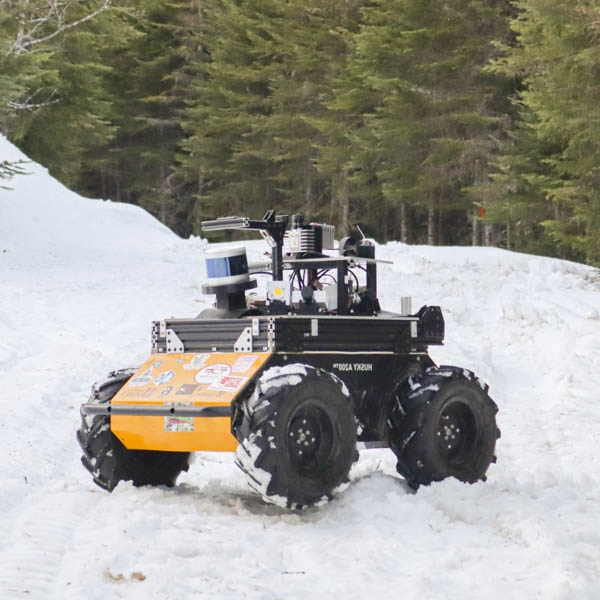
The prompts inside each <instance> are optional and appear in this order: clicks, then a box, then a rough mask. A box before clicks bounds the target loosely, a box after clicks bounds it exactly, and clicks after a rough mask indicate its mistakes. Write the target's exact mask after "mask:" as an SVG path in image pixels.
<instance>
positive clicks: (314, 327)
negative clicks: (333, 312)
mask: <svg viewBox="0 0 600 600" xmlns="http://www.w3.org/2000/svg"><path fill="white" fill-rule="evenodd" d="M310 335H311V336H312V337H315V336H317V335H319V319H311V320H310Z"/></svg>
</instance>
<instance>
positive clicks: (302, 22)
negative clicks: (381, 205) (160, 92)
mask: <svg viewBox="0 0 600 600" xmlns="http://www.w3.org/2000/svg"><path fill="white" fill-rule="evenodd" d="M347 10H348V9H340V8H338V7H337V5H335V4H332V3H331V2H327V1H324V0H310V1H309V2H299V1H298V0H288V1H286V2H281V1H274V0H273V1H271V2H267V1H264V0H260V1H258V0H254V1H248V2H235V1H233V0H223V1H213V2H206V3H205V5H204V11H205V12H204V21H203V32H202V33H203V35H202V37H201V40H202V52H200V53H199V60H198V62H197V66H196V68H197V72H198V74H199V76H198V83H197V85H196V86H195V90H194V95H193V97H192V99H191V101H190V105H189V109H188V112H187V115H188V119H187V120H186V123H185V127H186V131H187V132H188V133H189V138H188V139H187V140H186V141H185V142H184V143H183V147H184V149H185V150H186V155H184V156H183V157H182V158H181V163H182V171H183V172H184V173H185V175H186V177H187V178H188V180H190V181H193V182H197V186H198V191H199V194H198V197H199V200H198V207H199V214H201V215H212V216H214V215H217V214H225V213H231V212H239V211H240V210H242V208H244V207H247V206H252V207H253V211H254V212H259V211H260V210H261V209H262V210H264V209H267V208H270V207H277V208H280V209H282V210H286V211H289V212H295V211H302V212H310V213H311V214H313V215H315V216H317V215H319V214H321V215H323V214H324V213H325V215H326V213H327V212H328V211H327V209H325V210H323V209H324V207H328V206H329V200H330V198H331V193H332V192H331V188H332V186H331V181H332V178H331V177H330V176H329V175H328V174H323V173H322V172H320V171H319V169H317V168H316V167H315V163H316V162H317V159H318V157H319V151H320V149H321V148H322V147H323V146H324V145H326V144H327V139H328V137H327V135H326V134H325V133H324V132H323V130H322V128H321V127H319V123H320V121H321V119H323V118H324V116H325V115H326V114H327V113H328V112H329V109H328V108H327V106H326V103H327V102H328V101H330V100H331V99H332V97H333V95H332V94H333V92H332V89H331V85H332V81H333V78H334V77H335V76H336V75H337V74H338V73H339V71H340V66H339V65H340V64H343V61H344V60H345V56H346V46H345V43H344V40H343V37H342V36H341V34H340V33H339V32H338V31H337V30H336V27H337V26H338V25H340V24H341V19H342V18H343V16H344V12H345V11H347ZM207 58H208V60H207ZM335 216H336V217H337V216H338V215H337V214H336V215H335Z"/></svg>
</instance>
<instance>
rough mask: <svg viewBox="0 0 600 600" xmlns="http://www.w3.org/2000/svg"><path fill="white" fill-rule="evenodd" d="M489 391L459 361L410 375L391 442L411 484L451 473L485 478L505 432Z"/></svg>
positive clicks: (415, 485)
mask: <svg viewBox="0 0 600 600" xmlns="http://www.w3.org/2000/svg"><path fill="white" fill-rule="evenodd" d="M487 391H488V387H487V385H485V384H483V383H482V382H481V381H480V380H479V379H478V378H477V377H476V376H475V375H474V374H473V373H472V372H471V371H467V370H464V369H460V368H458V367H431V368H429V369H427V370H426V371H425V373H424V374H423V375H421V376H420V377H416V378H410V379H409V380H408V383H407V384H406V389H404V390H403V393H401V394H399V395H398V397H397V399H396V400H397V401H396V404H395V406H394V409H393V411H392V414H391V417H390V425H391V435H390V438H391V439H390V442H391V447H392V450H393V451H394V453H395V454H396V458H397V459H398V462H397V466H396V468H397V470H398V472H399V473H400V474H401V475H402V476H403V477H404V478H405V479H406V480H407V481H408V483H409V484H410V485H411V487H413V488H415V489H417V488H418V487H419V486H420V485H429V484H430V483H432V482H433V481H441V480H443V479H445V478H447V477H455V478H457V479H459V480H460V481H465V482H468V483H474V482H476V481H478V480H484V481H485V479H486V475H485V474H486V472H487V470H488V467H489V466H490V463H493V462H496V456H495V454H494V453H495V447H496V440H497V438H499V437H500V430H499V429H498V427H497V425H496V413H497V412H498V407H497V406H496V404H495V403H494V401H493V400H492V399H491V398H490V397H489V395H488V393H487Z"/></svg>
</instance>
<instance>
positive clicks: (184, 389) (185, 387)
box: [175, 383, 198, 396]
mask: <svg viewBox="0 0 600 600" xmlns="http://www.w3.org/2000/svg"><path fill="white" fill-rule="evenodd" d="M197 387H198V386H197V385H196V384H195V383H183V384H182V385H181V386H180V387H179V389H178V390H177V391H176V392H175V395H176V396H191V395H192V394H193V393H194V391H195V390H196V388H197Z"/></svg>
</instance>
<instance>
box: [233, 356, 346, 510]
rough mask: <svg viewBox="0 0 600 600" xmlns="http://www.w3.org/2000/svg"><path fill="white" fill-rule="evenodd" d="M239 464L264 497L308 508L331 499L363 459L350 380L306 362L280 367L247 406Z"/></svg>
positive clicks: (239, 432) (266, 377)
mask: <svg viewBox="0 0 600 600" xmlns="http://www.w3.org/2000/svg"><path fill="white" fill-rule="evenodd" d="M242 412H243V417H242V419H241V421H240V422H239V423H238V425H237V426H236V428H235V433H236V436H237V438H238V441H239V442H240V445H239V447H238V450H237V463H238V466H240V468H241V469H242V470H243V471H244V472H245V473H246V474H247V476H248V480H249V484H250V486H251V487H252V488H253V489H254V490H256V491H257V492H258V493H259V494H260V495H261V496H262V497H263V498H264V499H265V500H266V501H268V502H271V503H274V504H278V505H280V506H287V507H290V508H302V507H304V506H309V505H312V504H315V503H318V502H320V501H324V500H327V499H329V498H331V497H332V496H333V495H334V494H335V492H336V490H337V488H339V486H340V485H341V484H343V483H344V482H346V481H347V477H348V472H349V471H350V467H351V466H352V463H353V462H354V461H355V460H356V458H357V451H356V420H355V418H354V411H353V409H352V405H351V402H350V398H349V397H348V391H347V389H346V388H345V386H344V384H343V383H342V382H341V381H340V380H339V379H338V378H337V377H335V376H334V375H332V374H330V373H328V372H326V371H323V370H320V369H315V368H313V367H311V366H308V365H300V364H296V365H289V366H286V367H274V368H271V369H269V370H268V371H266V372H265V373H264V374H263V376H262V377H261V378H260V380H259V381H258V383H257V386H256V389H255V392H254V394H253V395H252V396H251V397H250V398H249V399H248V400H246V401H245V402H244V405H243V406H242Z"/></svg>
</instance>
